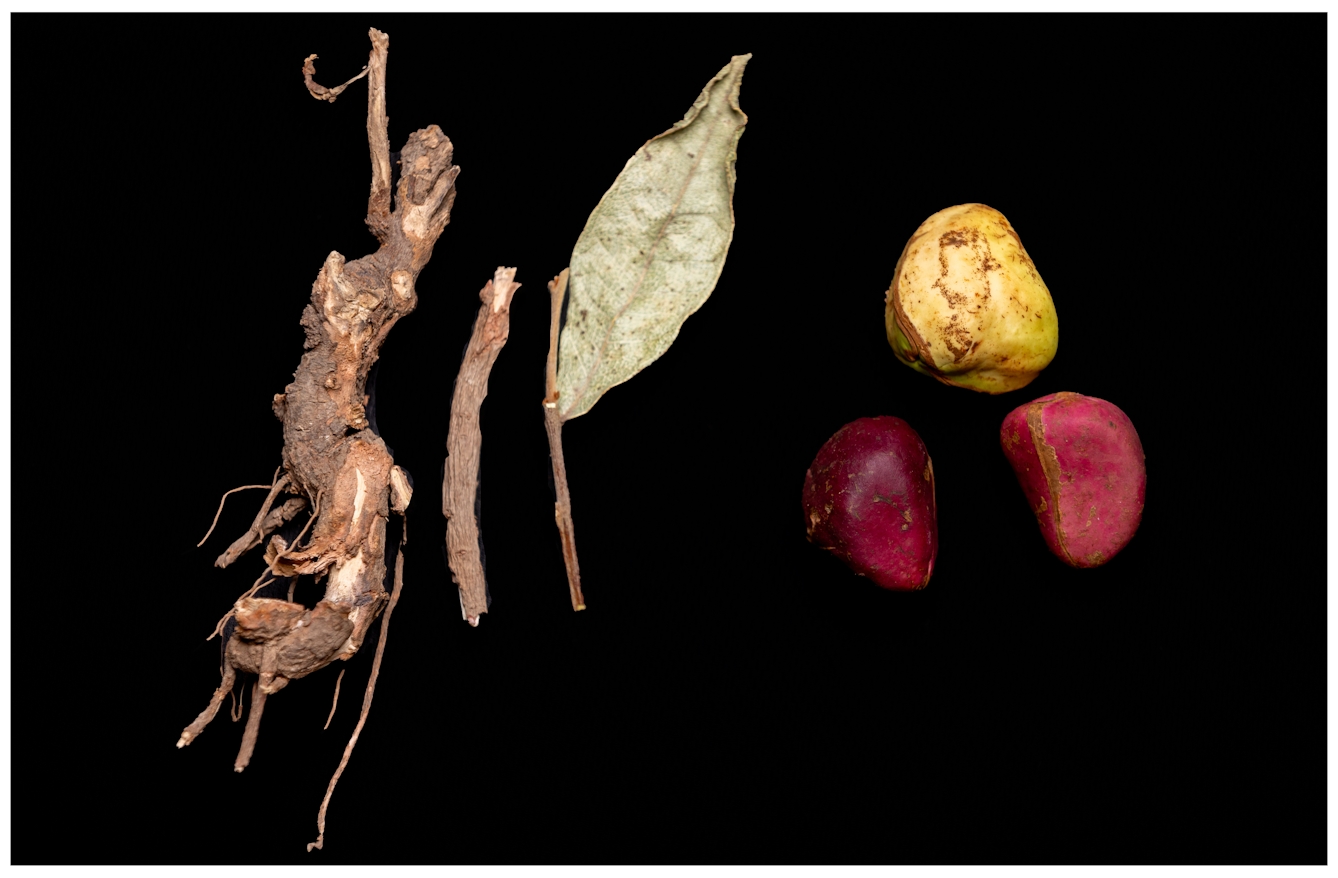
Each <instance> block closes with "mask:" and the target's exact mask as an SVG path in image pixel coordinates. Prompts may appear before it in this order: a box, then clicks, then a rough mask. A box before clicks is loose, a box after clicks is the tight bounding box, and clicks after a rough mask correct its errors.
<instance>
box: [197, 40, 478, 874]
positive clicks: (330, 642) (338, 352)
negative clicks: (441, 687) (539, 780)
mask: <svg viewBox="0 0 1338 878" xmlns="http://www.w3.org/2000/svg"><path fill="white" fill-rule="evenodd" d="M369 36H370V37H371V41H372V51H371V58H370V61H369V63H368V66H367V69H366V70H365V71H364V73H363V74H360V75H359V76H356V77H354V78H353V79H352V80H350V81H349V82H350V83H351V82H353V81H355V80H357V79H360V78H362V77H363V76H366V77H367V78H368V87H369V92H368V95H369V96H368V113H367V136H368V142H369V145H370V148H371V157H372V189H371V195H370V197H369V200H368V206H367V218H366V222H367V225H368V228H369V229H370V230H371V231H372V234H373V235H374V236H375V237H376V239H377V241H378V242H379V243H380V247H379V249H378V250H377V251H376V252H375V253H373V254H371V255H369V256H365V257H363V258H361V259H357V260H354V261H352V262H347V261H346V260H345V259H344V257H343V256H342V255H340V254H339V253H336V252H332V253H330V255H329V256H328V257H327V258H326V260H325V264H324V265H323V266H322V267H321V270H320V272H319V274H318V275H317V277H316V282H315V284H314V285H313V288H312V292H311V303H310V304H309V305H308V306H307V307H306V309H305V310H304V311H303V313H302V320H301V323H302V327H303V329H304V330H305V331H306V343H305V348H306V353H305V354H304V355H303V357H302V360H301V363H300V364H299V365H298V368H297V371H296V372H295V373H294V374H293V381H292V383H291V384H289V385H288V386H287V387H286V388H285V389H284V392H283V393H281V394H279V395H277V396H275V398H274V412H275V415H276V416H277V417H278V418H279V420H280V421H281V422H282V424H283V435H284V448H283V466H282V471H281V474H276V476H275V478H274V479H273V481H272V482H271V484H270V485H268V486H264V487H268V488H269V494H268V495H267V497H266V498H265V502H264V503H263V504H262V506H261V508H260V511H259V512H258V513H257V514H256V517H255V520H254V521H253V522H252V524H251V527H249V528H248V529H247V531H246V533H244V534H242V536H241V537H239V538H238V539H237V540H236V541H234V542H233V543H232V545H231V546H229V548H228V549H227V551H225V552H224V553H223V554H222V555H220V556H219V558H218V561H217V562H216V566H219V567H227V566H229V565H230V564H233V563H235V562H236V561H237V560H238V559H240V558H241V557H242V556H243V555H245V554H246V553H248V552H249V551H250V550H251V549H253V548H255V547H256V546H259V545H261V544H265V545H266V548H265V553H264V554H265V563H266V571H265V573H263V574H262V575H261V577H260V578H259V579H257V580H256V582H255V584H254V585H253V586H252V587H251V588H250V589H249V590H248V591H247V592H246V593H245V594H243V595H242V597H241V598H240V599H238V600H237V602H236V603H235V604H234V606H233V608H232V610H230V611H229V613H228V614H227V615H225V616H224V618H223V619H222V620H221V621H220V622H219V624H218V626H217V627H216V628H215V632H214V633H215V634H220V633H224V632H225V631H226V625H227V622H228V620H229V619H232V620H233V621H234V622H235V626H234V627H233V628H232V629H231V635H230V636H227V638H226V640H227V642H226V645H225V648H224V655H223V667H222V676H223V679H222V683H221V684H220V686H219V688H218V689H217V690H216V691H215V693H214V695H213V697H212V698H211V699H210V702H209V706H208V707H207V708H205V710H204V711H203V712H202V713H201V714H200V715H199V717H198V718H196V720H195V722H193V723H191V725H189V726H187V727H186V729H185V730H184V731H183V732H182V733H181V737H180V739H179V740H178V742H177V746H178V747H184V746H185V745H187V744H189V743H190V742H191V741H192V740H194V739H195V738H196V737H198V736H199V734H200V732H201V731H203V729H204V727H205V726H206V725H208V724H209V722H210V721H211V720H213V718H214V716H215V715H216V714H217V713H218V709H219V706H220V705H221V704H222V701H223V697H224V695H225V694H227V693H229V692H231V691H232V690H233V684H234V683H235V682H236V676H237V673H238V672H243V673H247V674H251V675H254V676H255V678H256V679H255V682H254V683H253V685H252V700H251V715H250V717H249V718H248V721H247V725H246V731H245V734H244V736H243V741H242V747H241V750H240V752H239V753H238V755H237V761H236V765H235V768H236V770H237V771H241V770H242V769H244V768H245V767H246V766H247V764H248V763H249V762H250V759H251V756H252V754H253V752H254V749H255V744H256V740H257V736H258V734H259V727H260V718H261V715H262V713H263V710H264V705H265V700H266V698H267V697H268V696H269V695H272V694H274V693H275V692H278V691H279V690H280V689H282V688H283V687H284V686H286V685H287V684H288V682H289V681H290V680H296V679H300V678H301V677H304V676H307V675H308V674H311V673H313V672H315V671H317V670H320V669H321V668H323V667H325V666H326V665H328V664H330V663H331V662H333V661H336V660H346V659H348V658H351V657H352V656H353V655H354V654H356V653H357V652H358V650H359V648H360V647H361V645H362V641H363V639H364V637H365V636H366V634H367V631H368V629H369V628H370V626H371V625H372V623H373V621H375V619H376V618H377V616H378V615H379V614H380V613H381V611H382V609H383V608H386V607H387V602H389V603H390V605H392V606H393V603H394V596H397V595H398V593H399V588H400V584H401V579H402V570H401V569H400V566H401V565H397V568H396V571H395V584H394V589H395V591H394V595H390V594H387V593H386V590H385V587H384V586H385V583H386V579H387V571H386V546H385V539H386V524H387V521H388V519H389V517H390V515H391V514H392V513H394V514H397V515H399V516H400V517H401V520H402V518H403V515H404V512H405V510H406V509H407V508H408V505H409V501H410V497H411V490H410V487H409V486H410V480H409V477H408V474H407V473H405V472H404V471H403V470H402V469H400V468H399V467H397V466H396V465H395V463H394V461H393V460H392V459H391V456H390V451H389V449H387V448H386V445H385V443H384V442H383V441H382V440H381V437H380V436H379V435H378V434H377V432H376V430H375V428H374V427H373V425H372V424H370V423H369V421H368V418H367V415H366V407H367V405H368V403H369V401H370V400H369V397H368V390H367V379H368V374H369V373H370V371H371V368H372V366H373V364H374V363H375V362H376V360H377V357H378V356H379V352H380V347H381V344H382V343H383V342H384V340H385V338H386V335H387V334H388V333H389V331H390V329H391V327H392V326H394V324H395V323H396V322H397V321H398V320H399V319H400V318H401V317H403V316H404V315H406V314H408V313H409V312H410V311H412V310H413V309H414V306H415V305H416V304H417V293H416V291H415V287H414V285H415V281H416V279H417V277H418V274H419V273H420V272H421V271H422V270H423V267H424V266H425V265H426V264H427V262H428V260H429V259H430V258H431V256H432V249H433V246H434V245H435V243H436V240H437V238H438V237H439V236H440V235H441V233H442V231H443V230H444V229H445V227H446V224H447V223H448V222H449V221H450V212H451V206H452V204H453V202H454V199H455V177H456V174H457V173H458V170H459V169H458V168H456V167H455V165H453V164H452V163H451V156H452V147H451V142H450V140H449V139H448V138H447V137H446V136H445V135H444V134H443V133H442V132H441V129H439V128H438V127H437V126H435V125H432V126H429V127H428V128H426V129H423V130H420V131H417V132H415V133H414V134H412V135H411V136H410V137H409V140H408V143H406V144H405V146H404V149H403V150H402V151H401V153H400V155H401V162H402V165H403V169H404V171H403V174H402V175H401V177H400V180H399V185H398V187H397V189H396V191H395V195H394V200H393V204H392V198H391V189H390V180H391V175H390V149H389V143H388V140H387V135H386V113H385V76H386V58H387V53H388V50H389V38H388V37H387V36H386V35H385V34H383V33H381V32H380V31H377V30H372V31H370V33H369ZM314 58H315V56H314V55H313V56H310V57H309V58H307V59H306V61H305V63H304V65H303V76H304V79H305V80H306V82H307V87H308V89H309V90H310V91H311V93H312V94H313V95H314V96H316V97H318V98H320V99H322V100H333V99H334V97H335V96H336V95H338V94H339V92H341V91H343V90H344V88H346V87H347V86H348V84H349V83H345V84H344V85H342V86H339V87H338V88H335V89H325V88H323V87H322V86H320V85H318V84H316V83H315V82H314V80H313V79H312V76H314V74H315V67H314V65H313V63H312V61H313V60H314ZM247 487H257V486H247ZM235 490H240V489H235ZM228 493H233V492H231V491H230V492H228ZM282 494H288V495H290V496H289V497H288V498H287V499H285V500H283V502H281V503H279V502H278V501H279V498H280V495H282ZM226 496H227V495H226V494H225V495H224V497H225V498H226ZM276 503H278V505H277V506H276ZM221 508H222V507H221V504H220V511H221ZM308 508H309V509H311V513H310V518H309V519H308V521H307V523H306V527H304V528H303V529H302V532H301V533H299V534H298V536H297V538H296V539H294V540H293V542H292V544H291V545H290V544H289V543H288V542H287V541H285V540H284V538H283V537H281V536H279V535H277V534H275V531H277V530H279V529H280V528H281V527H283V525H284V524H285V523H287V522H289V521H291V520H292V519H293V518H294V517H296V516H297V515H298V514H299V513H301V512H302V511H303V510H306V509H308ZM217 518H218V516H217V515H216V516H215V523H216V522H217ZM308 530H310V539H309V540H308V541H307V542H306V543H305V544H304V543H303V542H302V538H303V537H304V536H306V534H307V531H308ZM212 531H213V528H212V526H211V528H210V532H211V533H212ZM207 536H208V535H206V538H207ZM267 539H268V543H265V541H266V540H267ZM402 545H403V542H402V541H401V546H402ZM400 557H401V558H402V557H403V555H402V549H401V554H400ZM301 576H311V577H314V578H315V579H316V580H317V581H324V583H325V596H324V599H323V600H321V601H320V602H319V603H317V604H316V605H315V606H314V607H306V606H304V605H302V604H300V603H294V602H292V600H291V597H292V595H293V594H294V590H293V586H294V584H295V582H296V579H297V577H301ZM283 579H287V580H288V581H289V592H288V594H289V597H290V600H280V599H276V598H266V597H256V596H255V595H256V593H257V592H258V591H259V590H260V589H261V588H263V587H264V586H266V585H268V584H270V583H271V582H274V581H277V580H283ZM387 615H389V611H388V610H387ZM211 636H212V635H211ZM385 636H386V628H385V626H384V624H383V627H382V630H381V642H380V643H379V644H378V647H377V655H376V659H375V660H374V663H373V670H372V682H370V683H369V684H368V692H367V695H366V697H365V699H364V702H363V716H362V717H361V718H360V720H359V723H358V730H361V728H362V724H363V722H365V720H366V711H367V709H368V708H369V707H370V706H371V691H372V686H373V684H374V683H375V680H376V673H377V669H378V668H379V667H380V659H381V653H382V651H383V649H384V646H385ZM357 734H358V732H357V731H355V732H354V736H353V740H352V741H350V743H349V747H348V750H347V751H346V752H345V755H344V761H343V762H341V764H340V768H339V771H338V772H336V774H335V779H336V780H337V779H338V776H339V773H341V772H342V771H343V767H344V765H345V764H346V763H347V761H348V755H349V753H351V752H352V747H353V743H354V742H356V740H357ZM333 789H334V781H332V782H331V786H330V792H333ZM329 795H330V794H329V793H327V795H326V802H325V804H323V805H322V807H321V817H320V822H321V825H322V828H323V826H324V818H325V809H326V805H328V803H329ZM319 846H320V842H319V841H318V842H317V843H316V844H315V847H319Z"/></svg>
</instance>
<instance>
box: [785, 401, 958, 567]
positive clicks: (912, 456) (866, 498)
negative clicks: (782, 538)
mask: <svg viewBox="0 0 1338 878" xmlns="http://www.w3.org/2000/svg"><path fill="white" fill-rule="evenodd" d="M804 523H805V525H806V526H807V528H808V539H809V541H810V542H812V543H814V544H816V545H818V546H821V547H822V548H824V549H827V550H828V551H830V552H831V553H832V554H834V555H836V556H837V557H839V558H840V559H841V560H843V561H845V562H846V564H847V565H848V566H849V567H850V569H851V570H854V571H855V572H856V573H858V574H859V575H860V576H867V577H868V578H869V579H872V580H873V581H874V582H876V583H877V584H878V585H880V586H882V587H883V588H886V589H891V590H893V591H912V590H915V589H920V588H924V587H925V586H926V585H928V584H929V577H930V575H931V574H932V573H933V571H934V559H935V557H936V556H937V555H938V520H937V513H936V510H935V506H934V467H933V465H932V463H931V462H930V460H929V452H928V451H927V450H926V449H925V444H924V442H922V441H921V440H920V436H919V434H917V433H916V432H915V431H914V430H912V429H911V427H910V425H909V424H907V423H906V422H905V421H903V420H902V419H901V418H894V417H891V416H886V415H885V416H882V417H877V418H860V419H859V420H858V421H852V422H851V423H849V424H846V425H845V426H844V427H842V428H841V429H840V430H837V431H836V434H835V435H834V436H832V438H830V439H828V440H827V442H826V444H824V445H823V446H822V448H821V450H819V451H818V455H817V457H815V458H814V459H813V463H812V465H811V466H809V468H808V473H807V474H806V475H805V476H804Z"/></svg>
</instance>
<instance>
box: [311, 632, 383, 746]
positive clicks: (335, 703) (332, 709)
mask: <svg viewBox="0 0 1338 878" xmlns="http://www.w3.org/2000/svg"><path fill="white" fill-rule="evenodd" d="M382 624H385V623H382ZM347 670H348V668H340V669H339V676H338V677H337V678H336V679H335V694H334V701H333V702H331V704H330V715H329V716H328V717H326V718H325V728H323V729H321V731H325V729H328V728H329V727H330V720H332V719H334V715H335V708H337V707H338V706H339V684H340V683H342V682H343V681H344V671H347Z"/></svg>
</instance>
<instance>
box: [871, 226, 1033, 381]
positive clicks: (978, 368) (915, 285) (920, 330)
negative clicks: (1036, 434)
mask: <svg viewBox="0 0 1338 878" xmlns="http://www.w3.org/2000/svg"><path fill="white" fill-rule="evenodd" d="M884 321H885V324H886V328H887V340H888V342H889V343H891V345H892V350H893V351H894V352H895V353H896V355H897V359H899V360H901V361H902V362H903V363H906V364H907V365H909V366H910V367H911V368H912V369H915V370H916V371H918V372H923V373H925V374H926V375H930V376H932V377H934V378H937V379H938V380H939V381H942V382H943V383H944V384H951V385H954V386H956V387H967V388H970V389H971V390H977V391H980V392H982V393H1006V392H1007V391H1009V390H1016V389H1017V388H1019V387H1024V386H1026V385H1027V384H1029V383H1031V380H1032V379H1033V378H1035V377H1036V376H1037V375H1038V374H1040V372H1041V370H1042V369H1044V368H1045V367H1046V366H1048V365H1049V364H1050V361H1051V360H1053V359H1054V357H1055V352H1056V351H1057V350H1058V348H1059V318H1058V316H1057V315H1056V314H1055V304H1054V302H1053V301H1052V300H1051V298H1050V290H1049V289H1048V288H1047V287H1046V286H1045V282H1044V281H1043V280H1041V276H1040V274H1039V273H1038V272H1037V271H1036V266H1035V265H1034V264H1033V263H1032V261H1031V257H1030V256H1028V255H1027V251H1026V250H1025V249H1023V247H1022V239H1021V238H1019V237H1018V234H1017V232H1016V231H1014V230H1013V227H1012V225H1011V224H1009V222H1008V220H1007V219H1006V218H1005V217H1004V215H1003V214H1002V213H1000V212H999V211H997V210H995V209H994V208H992V207H988V206H987V205H984V204H959V205H957V206H955V207H949V208H947V209H946V210H940V211H939V212H938V213H936V214H934V215H933V216H931V217H930V218H929V219H927V220H925V221H924V222H923V223H921V224H920V228H918V229H916V230H915V234H914V235H912V236H911V239H910V241H908V242H907V243H906V246H905V248H904V249H903V250H902V252H901V258H900V259H898V260H897V267H896V270H895V272H894V273H893V277H892V286H891V287H890V288H889V289H888V291H887V302H886V309H885V314H884Z"/></svg>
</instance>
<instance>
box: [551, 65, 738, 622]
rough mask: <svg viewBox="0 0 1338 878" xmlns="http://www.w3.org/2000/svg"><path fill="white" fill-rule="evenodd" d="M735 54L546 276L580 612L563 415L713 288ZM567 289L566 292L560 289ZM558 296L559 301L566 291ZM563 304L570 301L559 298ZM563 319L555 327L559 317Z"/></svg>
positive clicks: (672, 330) (558, 459)
mask: <svg viewBox="0 0 1338 878" xmlns="http://www.w3.org/2000/svg"><path fill="white" fill-rule="evenodd" d="M750 58H752V55H736V56H734V58H733V59H732V60H731V61H730V63H729V65H728V66H726V67H725V68H724V69H723V70H721V71H720V72H719V73H717V74H716V75H715V76H714V77H713V78H712V79H711V81H710V82H708V83H707V84H706V87H705V88H704V89H702V93H701V95H700V96H699V97H698V98H697V100H696V102H695V103H693V105H692V106H691V107H690V108H689V109H688V112H687V115H685V116H684V117H683V120H682V121H681V122H679V123H678V124H676V125H674V127H672V128H670V129H669V130H668V131H666V132H664V133H663V134H660V135H658V136H656V137H653V138H651V139H650V140H649V141H647V142H646V144H645V145H644V146H642V147H641V149H639V150H637V152H636V154H635V155H633V156H632V158H631V159H629V160H628V162H627V164H626V165H625V166H624V167H623V170H622V173H620V174H619V175H618V178H617V179H616V180H615V181H614V183H613V186H612V187H611V188H610V189H609V191H608V192H606V193H605V194H604V197H603V198H602V199H600V202H599V204H598V205H596V207H595V209H594V212H593V213H591V214H590V219H589V220H587V221H586V224H585V228H584V229H583V230H582V232H581V235H580V237H579V238H578V239H577V241H576V247H575V249H574V250H573V252H572V256H571V266H570V268H569V269H566V270H564V271H563V272H562V273H561V274H560V275H558V276H557V277H556V278H554V279H553V282H552V283H551V284H550V285H549V291H550V293H551V294H552V307H553V313H552V331H551V334H550V338H549V350H548V371H547V393H546V395H545V397H544V422H545V426H546V428H547V431H548V442H549V448H550V450H551V453H552V459H553V475H554V481H555V483H556V485H557V495H558V498H557V504H556V511H555V517H556V520H557V525H558V532H559V534H560V535H561V538H562V554H563V557H564V559H565V561H566V564H567V584H568V588H569V590H570V592H571V603H572V607H573V608H574V609H576V610H583V609H585V598H584V597H583V595H582V593H581V576H580V568H579V565H578V564H577V561H576V537H575V532H574V527H573V524H572V516H571V497H570V495H569V493H568V490H567V477H566V466H565V464H564V462H563V458H562V424H563V423H564V422H566V421H569V420H571V419H572V418H575V417H578V416H579V415H583V414H585V413H586V412H588V411H589V410H590V407H591V406H593V405H594V404H595V402H596V401H597V400H598V399H599V398H600V397H601V396H603V395H604V393H605V391H607V390H608V389H609V388H611V387H614V386H616V385H618V384H621V383H623V382H624V381H626V380H627V379H629V378H631V377H632V376H633V375H635V374H636V373H638V372H640V371H641V370H642V369H644V368H646V367H647V366H649V365H650V364H651V363H653V362H654V361H655V360H657V359H659V357H660V356H661V355H662V354H663V353H664V352H665V351H666V350H668V349H669V345H671V344H673V341H674V339H675V338H677V337H678V332H679V330H680V329H681V328H682V326H683V322H684V321H685V320H687V318H688V316H689V315H691V314H692V313H693V312H694V311H696V310H697V309H698V308H700V307H701V306H702V304H703V303H704V302H705V301H706V299H707V298H708V297H709V296H710V295H711V291H712V290H714V289H715V285H716V282H717V281H718V280H719V279H720V273H721V271H722V270H723V269H724V266H725V256H726V254H727V253H728V251H729V244H730V241H731V239H732V238H733V237H734V180H735V174H734V162H735V158H736V153H737V148H738V143H739V138H740V137H742V136H743V129H744V126H745V125H746V124H747V122H748V117H747V116H745V115H744V113H743V110H741V109H740V108H739V88H740V86H741V85H742V82H743V68H744V67H745V66H746V65H747V63H748V60H749V59H750ZM564 290H565V294H564ZM564 296H565V300H564ZM564 301H565V304H564ZM563 313H565V315H566V324H565V325H563V326H561V330H560V335H559V324H560V315H562V314H563Z"/></svg>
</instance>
